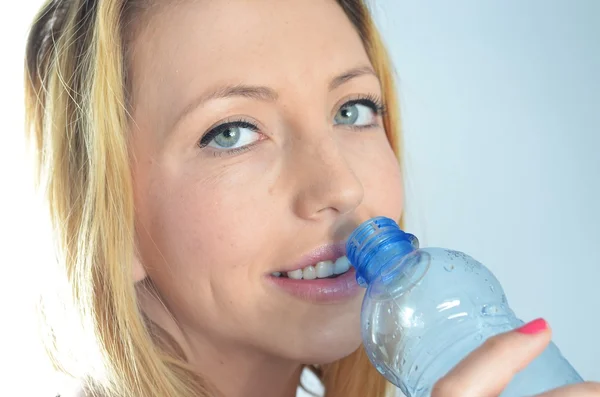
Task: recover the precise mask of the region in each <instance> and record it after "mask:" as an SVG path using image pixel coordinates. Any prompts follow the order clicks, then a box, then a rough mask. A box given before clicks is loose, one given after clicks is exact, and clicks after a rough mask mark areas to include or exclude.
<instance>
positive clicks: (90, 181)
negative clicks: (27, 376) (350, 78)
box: [25, 0, 400, 397]
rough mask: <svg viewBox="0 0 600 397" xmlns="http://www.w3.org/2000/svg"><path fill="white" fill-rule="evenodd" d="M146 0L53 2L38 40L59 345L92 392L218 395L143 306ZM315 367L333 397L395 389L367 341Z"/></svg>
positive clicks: (33, 107)
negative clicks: (135, 54) (133, 31)
mask: <svg viewBox="0 0 600 397" xmlns="http://www.w3.org/2000/svg"><path fill="white" fill-rule="evenodd" d="M337 2H338V4H339V5H340V6H341V7H342V8H343V10H344V12H345V13H346V14H347V16H348V18H349V19H350V20H351V21H352V23H353V24H354V26H355V28H356V29H357V31H358V32H359V33H360V36H361V38H362V40H363V42H364V45H365V48H366V49H367V52H368V55H369V57H370V59H371V62H372V64H373V66H374V68H375V70H376V72H377V74H378V76H379V78H380V80H381V84H382V89H383V93H384V102H385V104H386V107H387V109H388V112H387V113H386V114H385V115H384V124H385V128H386V131H387V134H388V138H389V140H390V143H391V145H392V147H393V148H394V150H395V151H396V153H399V149H400V148H399V130H398V126H399V118H398V106H397V101H396V96H395V87H394V83H393V73H392V70H391V66H390V62H389V59H388V55H387V53H386V51H385V48H384V45H383V43H382V40H381V38H380V36H379V33H378V31H377V29H376V27H375V25H374V22H373V20H372V18H371V16H370V14H369V11H368V9H367V6H366V4H364V2H363V1H362V0H337ZM145 3H149V1H148V0H48V1H47V2H46V4H45V5H44V6H43V7H42V9H41V10H40V12H39V14H38V15H37V17H36V19H35V21H34V23H33V25H32V28H31V31H30V35H29V38H28V42H27V51H26V63H25V68H26V79H25V90H26V108H27V113H26V114H27V130H28V135H29V138H30V140H31V141H32V142H33V143H34V148H35V155H36V162H37V171H38V182H39V185H40V187H41V188H43V189H44V192H45V194H46V200H47V203H48V206H49V214H50V218H51V221H52V225H53V231H54V236H55V238H56V246H57V254H58V255H57V257H58V264H59V269H60V270H61V272H62V276H63V278H64V279H65V280H66V282H67V285H68V286H70V288H68V293H67V296H68V298H69V299H68V301H69V305H68V306H67V309H68V310H67V311H68V312H69V313H71V314H72V316H71V317H62V318H60V319H59V321H58V322H54V323H53V322H52V321H53V320H55V319H53V318H52V317H53V315H52V314H53V311H52V310H51V306H50V305H49V304H46V305H45V306H44V309H45V312H44V313H45V316H46V320H48V321H47V323H48V324H49V326H48V327H47V328H46V331H47V332H46V336H47V340H46V342H47V350H48V353H49V356H50V358H51V360H52V362H53V363H54V365H55V367H56V368H57V369H59V370H60V371H62V372H64V373H67V374H69V375H71V376H74V377H76V378H77V379H80V380H81V381H82V382H84V384H85V385H86V389H87V391H88V393H89V394H91V395H99V396H103V397H140V396H143V397H165V396H169V397H192V396H194V397H197V396H204V397H208V396H214V395H215V393H216V392H214V391H212V390H211V389H210V387H209V385H208V383H207V382H206V380H204V379H201V378H200V377H199V376H198V375H197V374H195V373H194V372H193V370H192V368H190V367H189V366H188V365H187V364H186V362H185V360H184V359H183V358H182V357H181V355H180V354H177V348H176V347H175V348H173V346H172V343H171V342H172V341H170V340H169V338H168V336H165V333H164V332H161V330H160V329H157V327H156V326H155V325H153V324H152V323H151V322H149V321H148V320H147V319H146V318H145V317H144V315H143V313H142V312H141V311H140V310H139V306H138V302H137V296H136V290H135V286H134V282H133V278H132V272H131V264H132V260H133V258H134V247H135V244H134V240H135V234H134V205H133V190H132V180H131V170H130V153H129V151H128V134H127V131H128V125H129V122H130V119H129V115H128V112H127V110H128V98H129V95H128V78H127V49H128V41H127V39H126V37H128V34H130V32H128V29H129V24H130V22H131V21H132V18H133V16H134V15H135V16H138V14H139V13H140V12H141V11H143V10H144V8H145V7H147V6H148V4H145ZM45 302H49V300H46V301H45ZM54 314H55V313H54ZM69 319H71V320H72V319H75V320H73V321H70V320H69ZM65 328H68V329H65ZM169 345H171V346H169ZM313 370H314V371H315V372H316V373H317V375H318V376H319V377H320V379H321V380H322V381H323V383H324V385H325V389H326V396H327V397H384V396H386V393H387V392H390V391H391V388H390V387H389V384H388V383H387V382H386V381H385V379H384V378H383V377H382V376H381V375H379V373H377V371H376V370H375V369H374V367H373V366H372V365H371V364H370V362H369V360H368V358H367V356H366V353H365V352H364V349H362V348H359V349H358V350H357V351H356V352H354V353H353V354H351V355H350V356H348V357H346V358H344V359H341V360H339V361H336V362H334V363H332V364H329V365H325V366H322V367H320V368H313Z"/></svg>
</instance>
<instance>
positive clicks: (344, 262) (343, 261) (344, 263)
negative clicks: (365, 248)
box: [333, 256, 350, 274]
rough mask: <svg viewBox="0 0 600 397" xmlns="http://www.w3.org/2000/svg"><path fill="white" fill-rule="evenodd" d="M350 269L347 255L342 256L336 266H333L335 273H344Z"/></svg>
mask: <svg viewBox="0 0 600 397" xmlns="http://www.w3.org/2000/svg"><path fill="white" fill-rule="evenodd" d="M348 269H350V261H349V260H348V258H347V257H345V256H342V257H340V258H338V259H337V260H336V261H335V266H334V268H333V274H342V273H346V272H347V271H348Z"/></svg>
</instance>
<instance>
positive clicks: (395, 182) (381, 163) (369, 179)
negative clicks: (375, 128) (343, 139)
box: [355, 136, 404, 219]
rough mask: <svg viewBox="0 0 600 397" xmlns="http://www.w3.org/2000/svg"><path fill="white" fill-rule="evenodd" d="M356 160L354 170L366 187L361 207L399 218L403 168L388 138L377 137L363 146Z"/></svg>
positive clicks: (402, 196)
mask: <svg viewBox="0 0 600 397" xmlns="http://www.w3.org/2000/svg"><path fill="white" fill-rule="evenodd" d="M357 163H358V165H357V166H356V167H355V172H356V174H357V177H358V178H359V179H360V180H361V183H362V184H363V187H364V191H365V197H364V200H363V207H366V209H367V210H368V212H369V215H371V216H378V215H383V216H387V217H390V218H392V219H400V217H401V215H402V211H403V205H404V188H403V181H402V172H401V169H400V164H399V161H398V159H397V157H396V154H395V153H394V152H393V150H392V149H391V147H390V145H389V143H388V141H387V138H385V137H384V136H383V137H379V138H378V139H377V140H375V142H371V143H370V144H369V145H365V146H363V147H362V150H361V151H360V159H359V160H358V161H357Z"/></svg>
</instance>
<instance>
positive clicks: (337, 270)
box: [271, 256, 350, 280]
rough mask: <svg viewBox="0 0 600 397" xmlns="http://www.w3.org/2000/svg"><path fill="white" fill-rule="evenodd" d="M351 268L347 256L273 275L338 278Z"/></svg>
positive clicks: (309, 278)
mask: <svg viewBox="0 0 600 397" xmlns="http://www.w3.org/2000/svg"><path fill="white" fill-rule="evenodd" d="M348 270H350V262H349V261H348V258H347V257H346V256H341V257H339V258H337V259H336V260H335V261H322V262H318V263H317V264H316V265H314V266H313V265H310V266H306V267H305V268H302V269H296V270H293V271H290V272H274V273H271V275H272V276H273V277H287V278H291V279H294V280H314V279H318V278H336V277H339V276H341V275H342V274H344V273H346V272H347V271H348Z"/></svg>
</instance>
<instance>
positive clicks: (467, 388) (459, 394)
mask: <svg viewBox="0 0 600 397" xmlns="http://www.w3.org/2000/svg"><path fill="white" fill-rule="evenodd" d="M551 334H552V332H551V330H550V327H548V324H547V323H546V321H544V320H543V319H538V320H534V321H532V322H530V323H529V324H526V325H524V326H523V327H521V328H519V329H518V330H514V331H511V332H507V333H503V334H500V335H496V336H493V337H491V338H490V339H488V340H487V341H486V342H485V343H484V344H483V345H482V346H480V347H479V348H478V349H476V350H475V351H473V352H472V353H471V354H470V355H469V356H467V358H465V359H464V360H463V361H461V362H460V363H459V364H458V365H457V366H456V367H454V368H453V369H452V370H451V371H450V372H448V374H447V375H446V376H444V377H443V378H442V379H440V380H439V381H438V382H437V383H436V385H435V386H434V388H433V391H432V394H431V395H432V397H496V396H498V395H499V394H500V393H501V392H502V390H503V389H504V388H505V387H506V386H507V385H508V383H509V382H510V380H511V379H512V378H513V376H515V374H516V373H517V372H519V371H520V370H522V369H524V368H525V367H526V366H527V364H529V363H530V362H531V361H533V359H534V358H535V357H537V356H538V355H539V354H540V353H542V351H544V348H545V347H546V346H547V345H548V343H549V342H550V339H551Z"/></svg>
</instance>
